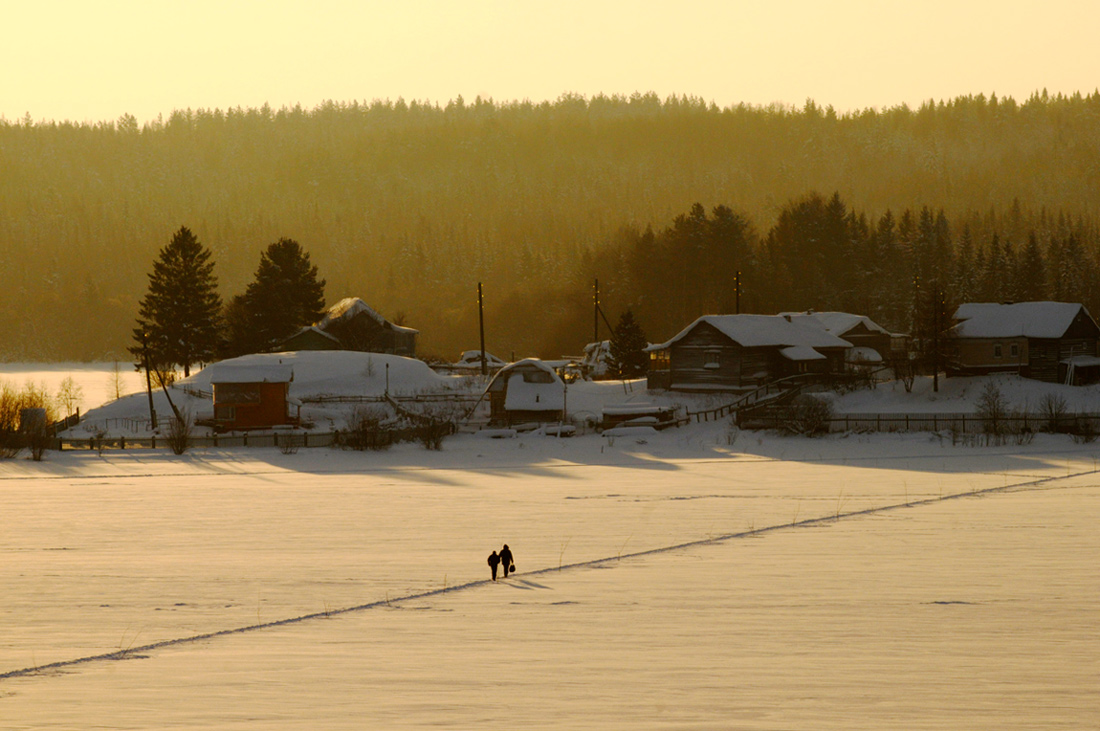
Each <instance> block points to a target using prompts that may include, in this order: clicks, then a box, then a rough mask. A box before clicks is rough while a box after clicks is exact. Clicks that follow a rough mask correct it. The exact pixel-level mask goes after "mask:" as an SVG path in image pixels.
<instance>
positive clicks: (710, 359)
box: [703, 349, 722, 369]
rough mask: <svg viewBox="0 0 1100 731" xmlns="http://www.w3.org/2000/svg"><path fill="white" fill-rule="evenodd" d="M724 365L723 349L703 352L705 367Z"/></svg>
mask: <svg viewBox="0 0 1100 731" xmlns="http://www.w3.org/2000/svg"><path fill="white" fill-rule="evenodd" d="M721 365H722V351H721V350H718V349H713V350H706V351H704V352H703V367H704V368H712V369H713V368H719V367H720V366H721Z"/></svg>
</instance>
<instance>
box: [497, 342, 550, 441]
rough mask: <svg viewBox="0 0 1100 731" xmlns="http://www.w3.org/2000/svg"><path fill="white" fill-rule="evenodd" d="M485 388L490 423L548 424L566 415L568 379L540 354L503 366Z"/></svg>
mask: <svg viewBox="0 0 1100 731" xmlns="http://www.w3.org/2000/svg"><path fill="white" fill-rule="evenodd" d="M485 392H486V394H487V395H488V397H489V406H490V410H491V413H490V417H489V420H490V423H492V424H494V425H497V426H513V425H517V424H528V423H538V424H546V423H553V422H560V421H562V420H563V419H564V418H565V383H564V382H563V381H562V380H561V378H560V377H559V376H558V374H557V373H556V372H555V371H554V368H553V367H552V366H550V365H549V364H547V363H544V362H543V361H541V360H538V359H537V358H527V359H525V360H520V361H516V362H515V363H509V364H508V365H506V366H504V367H503V368H501V369H500V370H499V371H497V373H496V375H495V376H493V380H492V381H490V382H489V386H488V387H487V388H486V390H485Z"/></svg>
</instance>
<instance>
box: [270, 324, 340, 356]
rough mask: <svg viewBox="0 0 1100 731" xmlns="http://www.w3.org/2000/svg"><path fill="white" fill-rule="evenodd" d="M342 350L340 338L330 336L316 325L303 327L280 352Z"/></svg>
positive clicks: (281, 347)
mask: <svg viewBox="0 0 1100 731" xmlns="http://www.w3.org/2000/svg"><path fill="white" fill-rule="evenodd" d="M342 349H343V348H342V347H341V345H340V339H339V338H337V337H336V336H335V335H329V334H328V333H327V332H325V331H324V330H322V329H321V328H319V327H317V326H316V325H310V326H308V327H303V328H302V329H301V330H299V331H298V332H296V333H294V334H293V335H291V336H290V337H289V338H287V339H286V340H284V341H283V342H282V343H281V344H280V345H279V350H280V352H289V351H297V350H342Z"/></svg>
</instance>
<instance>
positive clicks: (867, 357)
mask: <svg viewBox="0 0 1100 731" xmlns="http://www.w3.org/2000/svg"><path fill="white" fill-rule="evenodd" d="M846 360H847V361H848V362H849V363H881V362H882V354H881V353H879V352H878V351H877V350H875V349H874V348H862V347H861V348H852V349H851V350H849V351H848V357H847V359H846Z"/></svg>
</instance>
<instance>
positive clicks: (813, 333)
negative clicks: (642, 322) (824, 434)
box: [646, 315, 852, 391]
mask: <svg viewBox="0 0 1100 731" xmlns="http://www.w3.org/2000/svg"><path fill="white" fill-rule="evenodd" d="M851 347H852V344H851V343H850V342H848V341H847V340H843V339H841V338H839V337H837V336H835V335H832V334H830V333H828V332H826V331H825V330H824V329H823V328H822V327H821V326H820V325H818V324H816V323H811V322H808V321H806V320H805V319H804V318H800V317H795V316H791V315H787V316H783V315H705V316H703V317H700V318H699V319H697V320H696V321H695V322H693V323H691V324H690V325H688V326H687V327H686V328H684V329H683V330H681V331H680V332H679V333H678V334H676V335H675V336H674V337H673V338H672V339H671V340H668V341H666V342H664V343H658V344H656V345H650V346H649V347H648V348H647V349H646V350H647V351H648V352H649V355H650V361H649V387H650V388H665V389H670V390H674V391H740V390H749V389H752V388H756V387H757V386H760V385H762V384H764V383H767V382H769V381H774V380H776V379H778V378H783V377H785V376H791V375H796V374H800V373H841V372H843V371H844V368H845V353H846V352H847V351H848V350H849V349H850V348H851Z"/></svg>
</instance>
